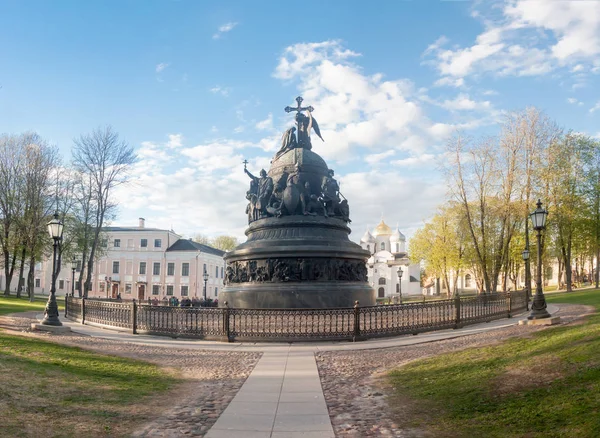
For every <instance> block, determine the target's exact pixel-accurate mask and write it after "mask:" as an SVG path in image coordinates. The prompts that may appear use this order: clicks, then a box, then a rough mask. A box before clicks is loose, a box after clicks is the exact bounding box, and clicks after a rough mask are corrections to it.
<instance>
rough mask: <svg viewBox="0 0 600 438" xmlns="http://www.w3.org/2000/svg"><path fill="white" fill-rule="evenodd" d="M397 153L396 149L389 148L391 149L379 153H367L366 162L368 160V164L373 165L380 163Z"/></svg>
mask: <svg viewBox="0 0 600 438" xmlns="http://www.w3.org/2000/svg"><path fill="white" fill-rule="evenodd" d="M395 153H396V151H395V150H389V151H385V152H381V153H379V154H371V155H367V156H366V157H365V162H367V164H369V165H371V166H373V165H376V164H379V162H380V161H382V160H386V158H389V157H391V156H393V155H394V154H395ZM386 161H388V160H386Z"/></svg>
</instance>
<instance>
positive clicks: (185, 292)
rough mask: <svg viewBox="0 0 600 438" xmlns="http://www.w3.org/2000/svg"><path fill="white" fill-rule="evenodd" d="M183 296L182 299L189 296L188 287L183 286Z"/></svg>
mask: <svg viewBox="0 0 600 438" xmlns="http://www.w3.org/2000/svg"><path fill="white" fill-rule="evenodd" d="M181 296H182V297H187V296H188V287H187V286H181Z"/></svg>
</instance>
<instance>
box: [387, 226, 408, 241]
mask: <svg viewBox="0 0 600 438" xmlns="http://www.w3.org/2000/svg"><path fill="white" fill-rule="evenodd" d="M390 242H406V237H405V236H404V234H402V233H401V232H400V230H399V229H397V228H396V231H394V233H393V234H392V237H390Z"/></svg>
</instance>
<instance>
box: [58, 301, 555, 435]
mask: <svg viewBox="0 0 600 438" xmlns="http://www.w3.org/2000/svg"><path fill="white" fill-rule="evenodd" d="M548 311H549V312H550V313H552V314H554V313H555V312H556V311H558V307H557V306H554V305H549V306H548ZM526 316H527V315H526V314H522V315H519V316H518V317H515V318H513V319H500V320H496V321H492V322H489V323H482V324H476V325H473V326H468V327H464V328H462V329H459V330H442V331H436V332H430V333H422V334H419V335H416V336H398V337H395V338H385V339H374V340H368V341H364V342H357V343H351V342H321V343H305V344H301V343H297V344H274V343H230V344H227V343H218V342H209V341H197V340H188V339H171V338H166V337H160V336H149V335H133V334H131V333H129V332H124V331H121V332H117V331H114V330H107V329H103V328H99V327H93V326H89V325H85V326H82V325H80V324H78V323H73V322H71V321H68V320H64V319H63V318H61V319H62V320H63V322H64V324H65V325H67V326H70V327H71V328H72V330H73V331H74V332H77V333H81V334H85V335H88V336H93V337H98V338H104V339H111V340H119V341H121V342H130V343H134V344H141V345H149V346H155V347H158V346H160V347H167V348H189V349H199V350H220V351H223V350H228V351H232V350H233V351H253V352H263V356H262V358H261V359H260V360H259V362H258V364H257V365H256V366H255V368H254V370H253V371H252V373H251V374H250V376H249V377H248V379H247V380H246V382H245V383H244V384H243V386H242V388H241V389H240V390H239V392H238V393H237V394H236V396H235V397H234V398H233V400H232V401H231V403H230V404H229V405H228V407H227V408H226V409H225V411H223V413H222V414H221V416H220V417H219V419H218V420H217V422H216V423H215V424H214V426H213V427H212V428H211V429H210V430H209V431H208V433H207V434H206V438H221V437H227V438H236V437H243V438H284V437H288V438H295V437H306V438H327V437H331V438H333V437H335V435H334V431H333V427H332V424H331V420H330V415H329V411H328V408H327V405H326V403H325V397H324V395H323V389H322V387H321V380H320V378H319V372H318V369H317V364H316V361H315V353H317V352H323V351H344V350H370V349H381V348H387V347H399V346H408V345H415V344H421V343H426V342H434V341H439V340H444V339H452V338H457V337H462V336H467V335H472V334H477V333H483V332H488V331H490V330H493V329H499V328H505V327H509V326H513V325H515V324H516V323H517V322H518V321H519V319H524V318H526Z"/></svg>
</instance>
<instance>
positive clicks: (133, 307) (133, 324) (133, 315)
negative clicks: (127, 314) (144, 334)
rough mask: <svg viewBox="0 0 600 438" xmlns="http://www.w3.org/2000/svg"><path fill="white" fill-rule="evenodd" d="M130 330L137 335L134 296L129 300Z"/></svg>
mask: <svg viewBox="0 0 600 438" xmlns="http://www.w3.org/2000/svg"><path fill="white" fill-rule="evenodd" d="M130 323H131V332H132V333H133V334H134V335H137V304H136V302H135V298H134V299H133V300H132V301H131V321H130Z"/></svg>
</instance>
